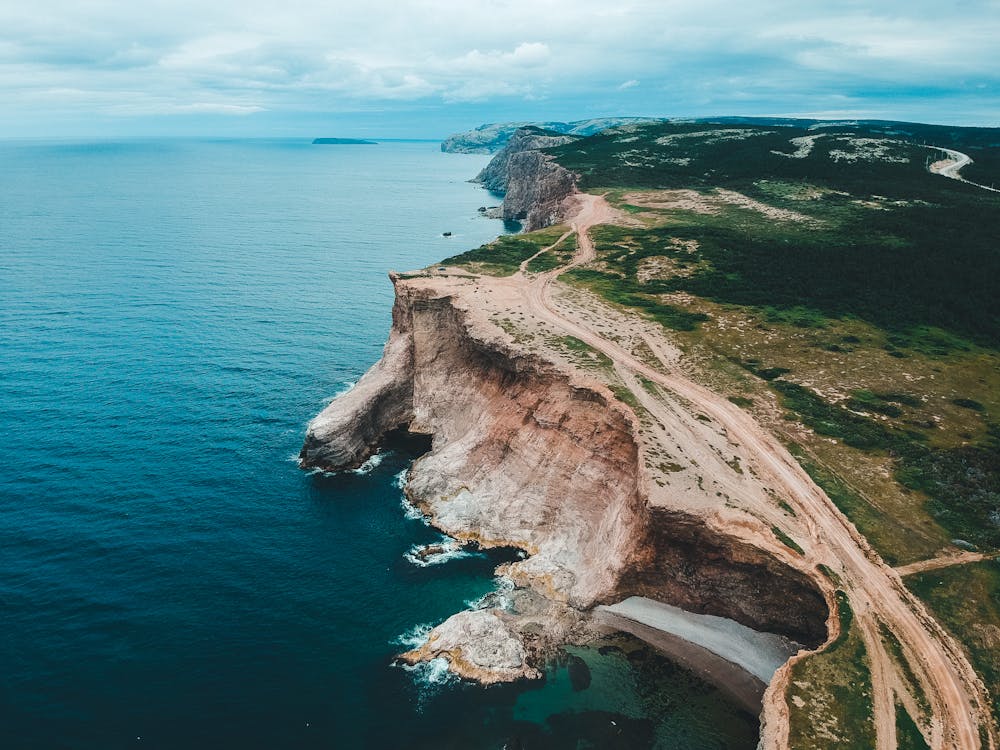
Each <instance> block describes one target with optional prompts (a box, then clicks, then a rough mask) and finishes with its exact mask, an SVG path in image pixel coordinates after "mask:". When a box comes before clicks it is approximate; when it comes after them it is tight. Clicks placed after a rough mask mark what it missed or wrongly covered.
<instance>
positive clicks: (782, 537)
mask: <svg viewBox="0 0 1000 750" xmlns="http://www.w3.org/2000/svg"><path fill="white" fill-rule="evenodd" d="M793 515H794V514H793ZM771 533H772V534H774V535H775V536H776V537H777V538H778V541H780V542H781V543H782V544H784V545H785V546H786V547H789V548H791V549H793V550H795V551H796V552H798V553H799V554H800V555H804V554H805V551H804V550H803V549H802V547H800V546H799V545H798V544H797V543H796V541H795V540H794V539H792V538H791V537H790V536H788V534H786V533H785V532H784V531H782V530H781V529H779V528H778V527H777V526H772V527H771Z"/></svg>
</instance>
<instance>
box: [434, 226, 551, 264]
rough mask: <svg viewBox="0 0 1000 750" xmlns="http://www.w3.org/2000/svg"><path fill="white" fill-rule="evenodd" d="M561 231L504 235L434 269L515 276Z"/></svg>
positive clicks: (541, 230)
mask: <svg viewBox="0 0 1000 750" xmlns="http://www.w3.org/2000/svg"><path fill="white" fill-rule="evenodd" d="M564 231H565V228H564V227H561V226H556V227H547V228H546V229H540V230H538V231H537V232H529V233H527V234H511V235H504V236H502V237H498V238H497V239H496V240H494V241H493V242H490V243H489V244H487V245H483V246H482V247H478V248H476V249H475V250H469V251H467V252H464V253H461V254H460V255H453V256H452V257H450V258H445V259H444V260H442V261H441V262H440V263H439V264H436V265H442V266H464V267H468V268H469V270H470V271H474V272H477V273H484V274H488V275H491V276H510V275H512V274H514V273H516V272H517V270H518V268H519V267H520V265H521V263H523V262H524V261H526V260H527V259H528V258H530V257H531V256H532V255H534V254H535V253H537V252H538V251H539V250H541V249H542V248H544V247H548V246H549V245H551V244H552V243H553V242H555V241H556V240H558V239H559V237H560V236H561V235H562V234H563V232H564Z"/></svg>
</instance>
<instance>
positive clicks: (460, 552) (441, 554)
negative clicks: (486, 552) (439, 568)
mask: <svg viewBox="0 0 1000 750" xmlns="http://www.w3.org/2000/svg"><path fill="white" fill-rule="evenodd" d="M429 547H440V548H441V549H440V550H435V551H434V552H428V551H427V549H428V548H429ZM479 554H482V553H480V552H470V551H469V550H468V549H466V548H465V547H463V546H462V544H461V543H460V542H458V541H457V540H455V539H452V538H450V537H443V538H442V540H441V541H440V542H432V543H431V544H415V545H413V546H412V547H410V550H409V552H407V553H405V554H404V555H403V557H405V558H406V559H407V560H408V561H410V562H411V563H413V564H414V565H418V566H420V567H421V568H426V567H428V566H430V565H441V564H442V563H446V562H448V561H449V560H458V559H459V558H462V557H472V556H473V555H479Z"/></svg>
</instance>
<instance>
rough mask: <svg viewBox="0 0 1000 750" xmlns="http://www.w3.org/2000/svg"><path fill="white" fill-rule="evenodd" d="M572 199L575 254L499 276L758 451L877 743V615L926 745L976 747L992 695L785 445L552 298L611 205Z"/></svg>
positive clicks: (891, 731) (883, 695) (885, 678)
mask: <svg viewBox="0 0 1000 750" xmlns="http://www.w3.org/2000/svg"><path fill="white" fill-rule="evenodd" d="M960 168H961V166H959V167H957V169H960ZM942 173H943V172H942ZM577 201H578V208H577V210H576V212H575V214H574V215H573V218H572V224H571V226H572V228H573V230H574V231H576V232H577V247H578V250H577V254H576V256H575V257H574V259H573V261H572V262H571V263H570V264H569V265H567V266H564V267H562V268H559V269H555V270H553V271H550V272H548V273H545V274H541V275H539V276H535V277H533V278H529V277H527V276H525V275H524V274H523V273H518V274H515V275H514V276H512V277H509V279H507V280H506V283H507V284H510V285H514V286H516V287H517V288H518V290H519V292H520V294H521V295H523V299H524V303H525V305H526V306H527V308H528V309H530V311H531V312H532V313H533V314H534V315H535V316H537V317H538V318H540V319H542V320H543V321H545V322H546V323H548V324H550V325H552V326H554V327H556V328H558V329H561V330H563V331H564V332H566V333H567V334H570V335H572V336H575V337H576V338H578V339H580V340H581V341H583V342H585V343H587V344H588V345H590V346H591V347H593V348H594V349H597V350H598V351H600V352H602V353H603V354H604V355H606V356H607V357H609V358H610V359H611V360H612V362H613V363H614V364H615V367H616V368H626V369H627V370H629V371H631V372H633V373H635V374H638V375H641V376H643V377H645V378H647V379H649V380H651V381H653V382H654V383H656V384H658V385H659V386H661V387H662V388H664V389H667V390H668V391H672V392H674V393H676V394H678V395H680V396H682V397H683V398H685V399H687V400H689V401H690V402H692V403H693V404H694V405H696V406H697V408H698V409H700V410H701V411H703V412H704V413H705V414H707V415H708V416H709V417H711V418H712V419H714V420H716V421H717V422H718V423H720V424H721V425H723V426H724V427H725V429H726V431H727V432H728V433H729V435H730V436H731V437H732V439H733V440H734V441H736V442H738V443H740V444H742V445H744V446H746V447H747V448H748V449H749V450H750V452H751V453H752V454H753V455H754V456H755V457H756V460H757V466H756V467H755V468H756V470H757V471H758V472H759V473H760V474H761V476H762V477H764V478H765V479H766V481H768V482H769V483H770V486H772V487H774V488H775V489H777V490H778V491H779V494H780V495H781V496H782V497H783V498H785V499H786V500H787V501H788V502H789V503H790V504H791V505H792V507H793V508H794V510H795V512H796V515H797V516H798V517H800V518H802V519H806V524H805V525H806V528H807V531H808V533H809V535H810V540H809V542H810V543H809V552H810V555H811V557H812V558H813V559H814V560H815V562H816V563H817V564H818V563H823V564H826V565H828V566H830V568H831V569H833V570H835V571H837V573H838V575H839V577H840V579H841V582H842V586H843V588H844V589H845V590H846V593H847V595H848V598H849V600H850V603H851V607H852V608H853V610H854V613H855V617H856V621H857V622H858V625H859V628H860V632H861V633H862V635H863V637H864V639H865V642H866V646H867V648H868V654H869V657H870V659H871V661H872V665H871V666H872V676H873V692H874V693H875V694H874V695H873V705H874V713H875V724H876V732H877V737H878V743H877V747H878V748H880V749H881V748H886V749H887V750H889V749H892V748H895V746H896V731H895V730H896V719H895V692H894V691H895V690H896V689H897V687H898V686H899V685H901V684H902V679H903V678H902V677H901V676H900V675H898V674H897V673H898V672H899V668H898V667H897V666H896V664H895V662H894V661H893V660H892V658H891V657H890V656H889V654H888V653H887V651H886V648H885V646H884V645H883V643H882V640H881V638H880V636H879V632H880V625H881V626H884V627H885V628H887V629H888V630H889V631H891V632H892V633H893V634H894V635H895V637H896V639H897V640H898V641H899V643H900V644H901V645H902V649H903V653H904V655H905V658H906V661H907V662H908V665H909V668H910V670H911V671H912V673H913V674H915V675H916V676H917V679H918V680H919V682H920V685H921V688H922V690H923V692H924V695H925V697H926V699H927V702H928V704H929V705H930V707H931V712H932V718H931V720H930V722H929V725H930V738H929V739H930V741H931V747H932V748H934V749H935V750H937V748H949V749H951V748H954V749H955V750H959V749H961V750H971V749H973V748H980V747H983V745H982V744H981V742H980V737H981V735H980V726H981V725H983V726H986V727H989V721H988V719H985V717H987V716H988V715H989V709H988V706H989V699H988V696H987V695H986V693H985V690H984V688H983V687H982V684H981V682H980V681H979V679H978V677H977V676H976V674H975V671H974V670H973V669H972V666H971V665H970V664H969V662H968V660H967V658H966V657H965V654H964V652H963V651H962V649H961V647H960V646H959V645H958V644H957V643H956V642H955V641H954V639H953V638H952V637H951V636H950V635H949V634H948V633H946V632H945V631H944V630H943V629H942V628H941V626H940V625H939V624H938V623H937V621H936V620H934V618H933V617H932V616H931V615H930V613H929V612H928V611H927V609H926V608H925V607H924V605H923V603H922V602H920V601H919V600H918V599H916V597H914V596H913V595H912V594H911V593H910V591H909V590H908V589H907V588H906V587H905V586H904V585H903V583H902V581H901V579H900V576H899V573H898V572H897V571H895V570H893V569H892V568H891V567H889V566H888V565H886V564H885V563H884V562H883V561H882V560H881V558H880V557H879V556H878V554H877V553H876V552H875V551H874V550H873V549H872V547H871V546H870V545H869V543H868V541H867V540H866V539H865V538H864V537H863V536H862V535H861V534H860V533H859V532H858V531H857V529H855V527H854V526H853V524H851V522H850V521H849V520H848V519H847V518H846V517H845V516H844V515H843V514H842V513H841V512H840V511H839V510H838V509H837V508H836V506H835V505H834V504H833V502H832V501H831V500H830V499H829V498H828V497H827V496H826V494H825V493H824V492H823V491H822V490H821V489H820V488H819V487H818V486H817V485H816V484H815V483H814V482H813V481H812V479H811V478H810V477H809V475H808V474H807V473H806V472H805V471H804V470H803V469H802V467H801V466H799V464H798V462H796V461H795V459H794V458H793V457H792V456H791V455H790V454H789V453H788V451H787V450H786V449H785V448H784V446H782V445H781V443H780V442H779V441H778V440H777V439H776V438H775V437H774V436H773V435H771V434H769V433H768V432H766V431H765V430H764V429H763V428H761V427H760V426H759V425H758V424H757V423H756V421H755V420H754V419H753V418H752V417H751V416H750V414H748V413H747V412H745V411H743V410H742V409H740V408H739V407H737V406H736V405H734V404H732V403H730V402H729V401H728V400H726V399H725V398H723V397H722V396H720V395H718V394H716V393H714V392H712V391H710V390H709V389H707V388H704V387H703V386H701V385H698V384H697V383H695V382H693V381H691V380H689V379H688V378H686V377H685V376H684V375H683V374H681V373H680V372H678V371H676V369H673V368H672V367H671V366H670V364H669V363H668V362H662V363H661V364H662V368H654V367H651V366H650V365H648V364H646V363H644V362H641V361H639V360H638V359H636V358H635V356H633V355H632V353H631V352H629V351H626V350H625V349H624V348H622V347H621V346H620V345H618V344H617V343H615V342H613V341H610V340H608V339H606V338H604V337H603V336H602V335H600V334H599V333H597V332H596V331H595V330H593V329H592V328H590V327H588V325H587V324H586V323H585V322H584V321H583V320H582V319H578V320H569V319H567V318H566V317H564V316H563V315H562V314H561V313H560V312H559V311H558V310H557V308H556V307H555V305H554V304H553V299H552V294H553V288H554V282H555V281H556V280H557V278H558V276H559V275H560V274H561V273H563V272H565V271H566V270H567V269H568V268H570V267H573V266H578V265H581V264H584V263H587V262H589V261H591V260H593V259H594V258H595V257H596V251H595V248H594V245H593V242H592V241H591V239H590V236H589V234H588V232H589V230H590V229H591V227H593V226H595V225H596V224H600V223H607V222H608V221H609V220H611V219H612V218H613V215H614V211H613V209H612V208H611V207H610V206H609V205H608V204H607V202H606V201H605V200H604V199H603V198H602V197H601V196H594V195H579V196H577ZM651 348H652V349H653V351H654V352H656V351H657V350H658V347H656V346H651ZM654 408H655V406H654ZM655 416H660V415H655ZM894 686H895V687H894ZM786 731H787V730H786ZM984 736H986V738H987V739H986V742H987V744H986V745H985V747H988V748H990V749H991V750H995V748H996V747H997V741H996V738H995V737H994V736H993V734H992V731H991V730H990V729H987V730H986V732H985V734H984ZM779 744H780V743H779Z"/></svg>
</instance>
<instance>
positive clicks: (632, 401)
mask: <svg viewBox="0 0 1000 750" xmlns="http://www.w3.org/2000/svg"><path fill="white" fill-rule="evenodd" d="M608 387H609V388H611V392H612V393H614V394H615V398H617V399H618V400H619V401H621V402H622V403H623V404H627V405H628V406H629V407H631V408H632V410H633V411H635V412H637V413H638V412H639V411H645V409H643V408H642V404H640V403H639V399H637V398H636V397H635V394H634V393H632V391H631V390H629V389H628V388H626V387H625V386H624V385H619V384H617V383H612V384H611V385H609V386H608Z"/></svg>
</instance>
